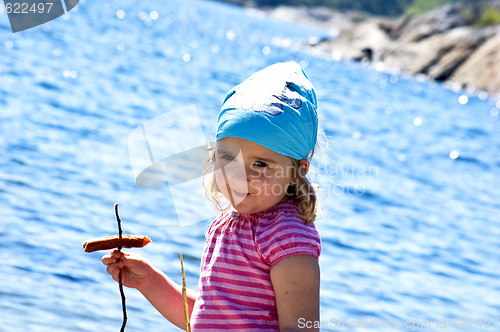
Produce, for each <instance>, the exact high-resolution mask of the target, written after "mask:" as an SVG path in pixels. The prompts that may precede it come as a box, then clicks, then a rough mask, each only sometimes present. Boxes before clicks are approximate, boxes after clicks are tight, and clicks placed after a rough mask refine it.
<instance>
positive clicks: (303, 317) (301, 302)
mask: <svg viewBox="0 0 500 332" xmlns="http://www.w3.org/2000/svg"><path fill="white" fill-rule="evenodd" d="M271 282H272V284H273V288H274V293H275V295H276V306H277V308H278V319H279V325H280V330H281V331H316V332H317V331H319V329H317V328H314V322H318V321H319V264H318V259H317V258H316V257H314V256H309V255H294V256H289V257H287V258H284V259H282V260H281V261H279V262H278V263H277V264H276V265H274V266H273V267H272V268H271ZM307 322H309V324H306V323H307ZM307 326H310V327H311V328H307Z"/></svg>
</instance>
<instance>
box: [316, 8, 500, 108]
mask: <svg viewBox="0 0 500 332" xmlns="http://www.w3.org/2000/svg"><path fill="white" fill-rule="evenodd" d="M479 15H480V10H479V8H469V7H467V8H464V7H463V6H462V5H445V6H443V7H440V8H439V9H437V10H435V11H432V12H430V13H428V14H426V15H421V16H407V17H404V18H402V19H399V20H391V19H387V18H370V19H367V20H364V21H362V22H360V23H357V24H355V25H353V26H352V27H351V28H349V29H346V30H344V31H343V32H342V33H340V35H339V36H338V37H337V38H333V39H328V40H324V41H322V42H320V43H317V44H316V45H311V46H310V47H311V48H312V49H313V50H314V51H316V52H320V53H323V54H327V55H329V56H332V57H333V58H335V59H339V58H343V59H347V60H358V61H372V62H375V63H382V64H383V65H384V68H385V69H386V70H389V71H390V70H393V71H400V72H402V73H408V74H414V75H415V74H423V75H426V76H428V77H430V78H432V79H435V80H437V81H450V82H453V83H455V84H459V85H460V86H461V87H462V88H466V89H469V90H473V91H486V92H488V94H489V95H490V96H491V97H493V98H499V97H500V25H497V26H489V27H480V26H477V25H474V24H473V23H474V22H476V21H477V19H478V17H479Z"/></svg>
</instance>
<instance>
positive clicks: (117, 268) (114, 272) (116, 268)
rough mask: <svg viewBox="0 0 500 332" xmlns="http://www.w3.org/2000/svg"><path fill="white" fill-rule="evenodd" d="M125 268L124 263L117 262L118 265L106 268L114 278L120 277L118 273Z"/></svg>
mask: <svg viewBox="0 0 500 332" xmlns="http://www.w3.org/2000/svg"><path fill="white" fill-rule="evenodd" d="M122 267H123V262H121V261H120V262H116V263H113V264H109V265H108V267H107V268H106V272H108V273H109V274H110V275H112V276H113V277H114V276H115V275H117V276H118V272H119V271H120V269H121V268H122Z"/></svg>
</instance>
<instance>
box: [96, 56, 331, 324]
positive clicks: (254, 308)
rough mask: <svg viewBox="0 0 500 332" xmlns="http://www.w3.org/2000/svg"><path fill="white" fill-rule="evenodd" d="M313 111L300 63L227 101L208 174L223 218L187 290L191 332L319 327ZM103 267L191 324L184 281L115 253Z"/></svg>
mask: <svg viewBox="0 0 500 332" xmlns="http://www.w3.org/2000/svg"><path fill="white" fill-rule="evenodd" d="M316 108H317V102H316V94H315V92H314V88H313V86H312V84H311V82H310V81H309V79H308V78H307V76H306V75H305V73H304V71H303V70H302V68H301V67H300V66H299V65H298V64H297V63H294V62H288V63H278V64H275V65H272V66H270V67H267V68H265V69H263V70H261V71H259V72H257V73H255V74H254V75H252V76H251V77H249V78H248V79H247V80H246V81H244V82H243V83H241V84H240V85H238V86H236V87H235V88H234V89H233V90H231V91H230V92H229V93H228V95H227V96H226V98H225V100H224V102H223V105H222V108H221V112H220V114H219V118H218V127H217V134H216V139H217V143H216V147H215V153H214V154H213V155H212V157H211V158H210V160H209V163H207V174H208V175H206V176H205V178H206V179H208V183H206V184H205V187H206V191H207V196H209V198H211V199H212V200H213V201H214V202H215V204H216V206H217V207H218V209H219V210H221V214H220V215H219V216H218V217H217V218H216V219H215V221H213V223H212V224H211V225H210V228H209V229H208V231H207V233H206V243H205V249H204V252H203V257H202V261H201V273H200V280H199V284H198V289H197V292H194V291H188V305H189V310H190V316H191V328H192V330H193V331H226V330H227V331H280V330H281V331H294V330H305V329H304V327H307V326H314V324H313V323H314V322H317V321H319V279H320V273H319V265H318V257H319V254H320V250H321V244H320V238H319V234H318V232H317V230H316V228H315V226H314V223H313V221H314V220H315V218H316V194H315V192H314V189H313V187H312V186H311V184H310V183H309V181H308V180H307V178H306V174H307V172H308V170H309V166H310V158H311V157H312V154H313V150H314V146H315V145H316V140H317V132H318V120H317V111H316ZM118 259H119V260H118ZM102 261H103V263H104V264H105V265H107V272H108V273H109V274H111V275H112V276H113V278H114V279H115V280H118V273H119V270H120V269H121V270H122V282H123V284H124V285H125V286H128V287H133V288H136V289H138V290H139V291H140V292H141V293H142V294H144V296H145V297H146V298H147V299H148V300H149V301H150V302H151V303H152V304H153V305H154V306H155V308H156V309H157V310H158V311H159V312H160V313H161V314H163V316H165V317H166V318H167V319H168V320H170V321H171V322H172V323H174V324H175V325H177V326H178V327H180V328H182V329H184V328H185V321H184V317H185V316H184V312H183V299H182V291H181V286H180V285H178V284H176V283H175V282H173V281H172V280H171V279H170V278H168V277H167V276H166V275H165V274H163V273H162V272H161V271H159V270H158V269H156V268H154V267H153V266H151V265H150V264H149V263H148V262H147V261H146V260H144V259H143V258H141V257H139V256H137V255H134V254H128V253H119V252H118V251H117V250H115V251H113V252H112V253H111V254H110V255H106V256H104V257H103V259H102ZM307 322H309V323H310V324H307ZM299 327H302V329H300V328H299ZM309 330H311V331H316V330H317V329H312V328H311V329H309Z"/></svg>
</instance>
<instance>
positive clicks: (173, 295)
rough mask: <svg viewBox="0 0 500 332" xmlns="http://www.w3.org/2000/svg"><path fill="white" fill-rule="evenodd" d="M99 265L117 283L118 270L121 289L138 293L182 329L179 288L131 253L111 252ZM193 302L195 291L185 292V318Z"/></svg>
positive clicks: (181, 303) (182, 316)
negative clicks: (186, 304)
mask: <svg viewBox="0 0 500 332" xmlns="http://www.w3.org/2000/svg"><path fill="white" fill-rule="evenodd" d="M118 258H119V259H120V260H118ZM102 262H103V263H104V265H107V272H108V273H109V274H110V275H112V276H113V279H115V280H116V281H118V273H119V271H120V269H121V270H122V283H123V285H124V286H127V287H131V288H136V289H137V290H139V291H140V292H141V293H142V294H143V295H144V296H145V297H146V299H148V301H149V302H150V303H151V304H152V305H153V306H154V307H155V308H156V309H157V310H158V311H159V312H160V313H161V314H162V315H163V316H164V317H165V318H167V319H168V320H169V321H170V322H172V323H173V324H175V325H176V326H178V327H179V328H181V329H186V320H185V314H184V300H183V297H182V286H181V285H178V284H177V283H175V282H174V281H173V280H172V279H170V278H169V277H168V276H167V275H165V274H164V273H163V272H162V271H160V270H158V269H156V268H155V267H153V266H151V264H149V262H147V261H146V260H145V259H143V258H142V257H140V256H138V255H135V254H129V253H123V252H121V253H120V252H118V250H114V251H112V252H111V254H110V255H106V256H104V257H103V258H102ZM195 299H196V292H194V291H192V290H190V289H188V290H187V300H188V308H189V316H191V312H192V310H193V306H194V301H195Z"/></svg>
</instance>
